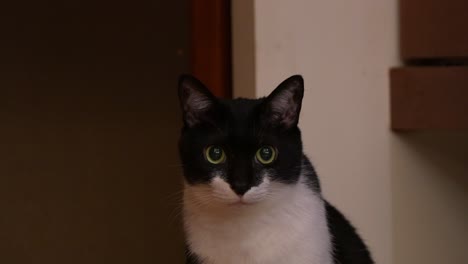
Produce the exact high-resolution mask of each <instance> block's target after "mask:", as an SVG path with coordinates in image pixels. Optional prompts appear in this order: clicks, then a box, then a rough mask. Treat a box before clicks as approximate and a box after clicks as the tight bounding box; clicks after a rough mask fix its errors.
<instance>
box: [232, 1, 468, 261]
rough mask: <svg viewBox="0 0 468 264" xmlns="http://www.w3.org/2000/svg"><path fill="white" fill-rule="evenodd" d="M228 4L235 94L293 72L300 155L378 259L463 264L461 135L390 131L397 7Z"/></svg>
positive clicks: (464, 143) (466, 141)
mask: <svg viewBox="0 0 468 264" xmlns="http://www.w3.org/2000/svg"><path fill="white" fill-rule="evenodd" d="M233 2H234V3H233V22H234V25H233V27H234V31H233V32H234V43H233V48H234V67H233V68H234V94H235V95H236V96H247V97H251V96H253V92H252V89H253V90H254V93H255V95H256V96H263V95H267V94H268V93H269V92H270V91H271V90H272V89H273V88H274V87H275V86H276V85H277V84H278V83H279V82H280V81H282V80H283V79H284V78H286V77H288V76H289V75H291V74H296V73H300V74H302V75H303V76H304V78H305V82H306V94H305V99H304V107H303V112H302V116H301V121H300V126H301V128H302V132H303V138H304V145H305V150H306V152H307V154H308V155H309V157H310V158H311V159H312V161H313V163H314V164H315V166H316V167H317V170H318V173H319V174H320V177H321V180H322V184H323V189H324V193H325V196H326V197H327V199H329V200H330V201H331V202H332V203H334V204H335V205H336V206H337V207H338V208H339V209H341V210H342V211H343V212H344V213H345V214H346V215H347V216H348V218H350V219H351V220H352V222H353V223H354V225H355V226H357V228H358V229H359V231H360V232H361V234H362V236H363V237H364V238H365V239H366V241H367V242H368V244H369V245H370V247H371V250H372V252H373V255H374V256H375V258H376V261H377V263H381V264H386V263H399V264H400V263H408V264H409V263H434V264H435V263H462V262H463V263H467V260H466V256H467V254H466V253H465V252H464V251H463V248H464V247H466V239H465V238H466V237H468V231H467V229H468V228H467V225H466V224H465V223H467V222H468V217H467V214H468V210H467V209H468V208H467V205H466V204H467V201H468V198H467V190H468V188H467V186H468V184H467V181H468V177H467V175H468V168H467V164H468V163H467V160H468V158H467V157H468V153H467V151H468V137H467V136H466V135H456V137H454V135H446V134H436V135H432V134H406V135H405V134H403V135H397V134H394V133H392V132H391V131H390V130H389V110H388V109H389V80H388V69H389V68H390V67H392V66H396V65H398V64H399V61H398V32H397V17H398V14H397V1H396V0H393V1H388V0H378V1H376V0H359V1H336V0H335V1H330V0H316V1H310V0H289V1H284V0H283V1H282V0H255V1H253V12H245V10H246V9H248V8H252V7H251V3H252V1H246V0H236V1H233ZM249 3H250V4H249ZM250 13H253V16H254V19H251V21H253V23H252V25H251V27H252V28H253V29H252V30H247V31H245V30H242V28H243V27H245V26H246V20H245V19H244V18H245V17H246V16H247V17H249V14H250ZM247 24H248V23H247ZM252 32H254V37H252V36H251V35H250V34H251V33H252ZM249 47H252V48H250V49H253V51H252V50H249ZM249 53H250V54H254V58H252V59H250V60H247V59H246V58H245V54H249ZM236 54H243V55H242V56H240V57H239V55H236ZM236 58H237V60H236ZM248 67H251V68H254V69H255V75H254V76H253V77H252V76H250V75H248V74H246V73H245V69H246V68H248ZM246 87H247V88H246ZM248 87H255V88H248ZM457 145H458V146H459V147H457ZM462 147H463V148H462ZM444 260H445V261H444ZM462 260H463V261H462Z"/></svg>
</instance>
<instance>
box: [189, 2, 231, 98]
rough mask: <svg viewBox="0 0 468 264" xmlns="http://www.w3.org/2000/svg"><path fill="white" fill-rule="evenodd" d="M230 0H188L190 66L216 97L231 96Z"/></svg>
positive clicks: (193, 72)
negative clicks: (189, 4)
mask: <svg viewBox="0 0 468 264" xmlns="http://www.w3.org/2000/svg"><path fill="white" fill-rule="evenodd" d="M230 7H231V1H230V0H191V8H190V12H191V24H190V29H191V32H190V68H191V72H192V74H193V75H195V76H196V77H197V78H198V79H200V80H201V81H202V82H203V83H205V84H206V85H207V86H208V87H209V88H210V89H211V91H212V92H213V93H214V94H215V95H216V96H218V97H222V98H231V96H232V88H231V87H232V77H231V15H230V12H231V11H230V10H231V8H230Z"/></svg>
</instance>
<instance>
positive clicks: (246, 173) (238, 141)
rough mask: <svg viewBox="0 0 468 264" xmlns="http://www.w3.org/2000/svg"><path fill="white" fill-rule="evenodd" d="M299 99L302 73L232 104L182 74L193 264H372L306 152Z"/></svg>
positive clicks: (186, 214)
mask: <svg viewBox="0 0 468 264" xmlns="http://www.w3.org/2000/svg"><path fill="white" fill-rule="evenodd" d="M303 94H304V80H303V78H302V77H301V76H300V75H294V76H291V77H290V78H288V79H286V80H285V81H283V82H282V83H281V84H280V85H279V86H278V87H277V88H276V89H275V90H274V91H273V92H272V93H271V94H270V95H269V96H267V97H264V98H260V99H234V100H222V99H219V98H216V97H215V96H214V95H213V94H212V93H211V92H210V91H209V90H208V89H207V87H205V85H204V84H202V83H201V82H200V81H199V80H197V79H196V78H195V77H193V76H190V75H182V76H181V77H180V79H179V99H180V105H181V108H182V115H183V118H182V119H183V123H184V126H183V128H182V131H181V136H180V140H179V153H180V159H181V162H182V168H183V173H184V194H183V222H184V230H185V235H186V245H187V250H186V257H187V261H186V263H187V264H233V263H236V264H260V263H265V264H332V263H336V264H338V263H340V264H348V263H351V264H353V263H359V264H370V263H374V262H373V260H372V257H371V254H370V252H369V250H368V249H367V247H366V245H365V244H364V242H363V241H362V239H361V238H360V237H359V235H358V234H357V233H356V231H355V229H354V227H353V226H352V225H351V224H350V223H349V222H348V221H347V220H346V218H345V217H344V216H343V215H342V214H341V213H340V212H339V211H338V210H337V209H335V208H334V207H333V206H332V205H331V204H330V203H328V202H327V201H326V200H325V199H324V198H323V196H322V194H321V191H320V184H319V180H318V178H317V174H316V173H315V170H314V168H313V166H312V164H311V162H310V161H309V159H308V158H307V157H306V156H305V154H304V153H303V148H302V139H301V132H300V130H299V128H298V121H299V114H300V111H301V105H302V98H303Z"/></svg>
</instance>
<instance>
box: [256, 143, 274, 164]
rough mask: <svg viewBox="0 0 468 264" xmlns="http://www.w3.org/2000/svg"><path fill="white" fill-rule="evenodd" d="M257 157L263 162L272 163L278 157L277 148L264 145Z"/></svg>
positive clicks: (258, 151)
mask: <svg viewBox="0 0 468 264" xmlns="http://www.w3.org/2000/svg"><path fill="white" fill-rule="evenodd" d="M255 158H256V159H257V161H258V162H260V163H261V164H264V165H267V164H270V163H272V162H273V161H275V159H276V150H275V149H274V148H273V147H271V146H263V147H261V148H259V149H258V150H257V153H256V154H255Z"/></svg>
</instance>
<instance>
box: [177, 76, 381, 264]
mask: <svg viewBox="0 0 468 264" xmlns="http://www.w3.org/2000/svg"><path fill="white" fill-rule="evenodd" d="M179 97H180V102H181V107H182V110H183V121H184V127H183V129H182V133H181V137H180V142H179V151H180V157H181V160H182V163H183V170H184V176H185V179H186V181H187V183H188V184H191V185H194V184H203V183H208V182H209V181H210V179H211V176H210V175H212V174H213V172H217V173H218V174H220V175H222V177H223V178H224V179H225V180H226V181H227V182H228V183H229V184H230V185H231V188H232V189H233V190H246V189H249V188H251V187H253V186H256V185H258V184H259V183H260V180H261V178H260V176H259V175H262V172H263V171H264V170H266V171H267V172H268V174H269V176H270V177H271V179H272V180H273V181H280V182H283V183H286V184H294V183H296V182H297V181H298V179H299V176H300V174H301V173H302V174H303V175H305V176H306V177H307V180H308V184H309V186H310V188H311V189H312V190H314V191H315V192H317V193H320V183H319V180H318V178H317V175H316V173H315V170H314V168H313V166H312V164H311V163H310V161H309V160H308V159H307V157H305V156H304V154H303V150H302V141H301V133H300V130H299V128H298V126H297V123H298V120H299V114H300V110H301V104H302V97H303V79H302V77H301V76H297V75H296V76H292V77H290V78H289V79H287V80H285V81H284V82H282V83H281V84H280V85H279V86H278V87H277V88H276V89H275V90H274V91H273V92H272V93H271V94H270V95H269V96H268V97H266V98H260V99H255V100H251V99H235V100H219V99H217V98H215V97H214V96H213V95H212V94H211V93H210V92H209V91H208V89H207V88H206V87H205V86H204V85H203V84H202V83H201V82H200V81H198V80H196V79H195V78H194V77H191V76H188V75H184V76H182V77H181V78H180V81H179ZM210 145H218V146H221V147H222V148H223V149H224V151H225V153H226V156H227V157H228V158H227V159H226V162H224V163H222V164H217V165H213V164H211V163H209V162H207V161H206V159H205V156H204V155H203V151H204V149H205V148H206V147H207V146H210ZM265 145H268V146H274V147H275V148H276V150H277V152H278V157H277V159H276V161H275V162H273V163H272V164H270V165H262V164H260V163H259V162H255V159H254V158H253V157H254V156H255V153H256V151H257V149H258V148H259V147H261V146H265ZM325 203H326V212H327V220H328V225H329V229H330V233H331V235H332V237H333V240H332V242H333V245H334V257H335V263H337V264H338V263H340V264H346V263H351V264H354V263H356V264H357V263H359V264H361V263H362V264H371V263H373V261H372V259H371V256H370V253H369V251H368V250H367V248H366V246H365V244H364V243H363V241H362V240H361V239H360V237H359V236H358V234H357V233H356V231H355V229H354V228H353V227H352V226H351V224H350V223H349V222H348V221H347V220H346V218H345V217H344V216H343V215H342V214H341V213H340V212H339V211H337V210H336V209H335V208H334V207H333V206H331V205H330V204H329V203H327V202H325ZM186 263H189V264H198V263H200V261H199V260H197V257H196V255H195V254H194V253H193V252H192V253H190V249H189V248H188V249H187V262H186Z"/></svg>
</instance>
